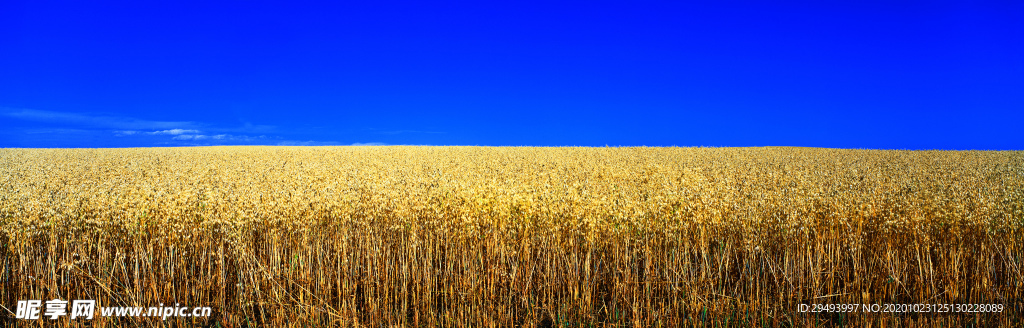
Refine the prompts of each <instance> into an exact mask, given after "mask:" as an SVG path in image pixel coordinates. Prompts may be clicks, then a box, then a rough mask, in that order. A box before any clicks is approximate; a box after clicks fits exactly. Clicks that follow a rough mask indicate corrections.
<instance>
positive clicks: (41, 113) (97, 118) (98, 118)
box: [0, 108, 197, 130]
mask: <svg viewBox="0 0 1024 328" xmlns="http://www.w3.org/2000/svg"><path fill="white" fill-rule="evenodd" d="M0 115H3V116H7V117H11V118H15V119H20V120H26V121H37V122H50V123H63V124H74V125H79V126H82V127H94V128H111V129H119V130H146V129H171V128H182V127H184V128H191V127H196V126H197V124H196V123H194V122H189V121H151V120H143V119H137V118H133V117H123V116H104V115H88V114H79V113H65V112H53V111H45V110H36V109H14V108H0Z"/></svg>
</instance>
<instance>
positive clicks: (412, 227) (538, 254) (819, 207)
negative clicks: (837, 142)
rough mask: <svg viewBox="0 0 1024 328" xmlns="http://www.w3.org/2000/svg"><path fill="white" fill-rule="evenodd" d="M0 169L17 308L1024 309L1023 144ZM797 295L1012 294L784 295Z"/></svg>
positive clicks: (340, 314)
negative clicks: (53, 303) (36, 303)
mask: <svg viewBox="0 0 1024 328" xmlns="http://www.w3.org/2000/svg"><path fill="white" fill-rule="evenodd" d="M0 179H2V180H0V220H2V221H0V229H2V233H0V243H2V246H0V247H2V248H0V252H2V253H3V254H4V256H3V258H2V259H0V262H2V263H0V265H2V268H3V269H2V271H0V284H2V285H3V289H0V305H3V306H5V307H7V309H9V308H10V306H12V305H13V304H14V303H15V302H16V301H17V300H25V299H53V298H59V299H64V300H69V299H96V300H97V301H98V302H99V303H100V304H102V305H103V306H120V305H123V306H155V305H156V304H159V303H167V304H171V303H181V304H189V305H190V306H210V307H212V308H213V309H214V312H215V315H214V317H211V318H209V319H206V318H203V319H198V318H176V319H174V320H177V322H178V323H181V324H196V325H205V324H210V323H214V322H215V323H220V324H222V325H224V326H246V325H261V326H284V325H305V326H308V325H315V326H373V327H379V326H408V327H420V326H465V327H499V326H500V327H511V326H551V325H558V326H562V325H566V326H573V327H576V326H589V325H599V326H601V325H619V326H622V325H626V326H633V327H656V326H665V327H680V326H695V325H739V326H753V325H768V326H774V325H787V326H813V325H834V324H838V323H847V322H853V323H858V322H859V323H870V322H876V321H891V322H896V323H901V322H905V321H912V322H916V323H921V324H929V323H945V324H953V325H960V324H974V325H982V326H986V325H1020V324H1021V321H1020V319H1019V318H1017V317H1019V316H1020V315H1021V314H1022V311H1021V300H1020V298H1021V296H1022V295H1024V275H1022V268H1021V266H1022V263H1021V262H1022V259H1024V249H1022V242H1021V241H1022V239H1024V238H1022V237H1020V236H1021V232H1024V229H1022V227H1024V188H1022V187H1024V185H1022V184H1024V153H1022V152H979V151H968V152H960V151H882V150H834V149H806V148H774V147H769V148H489V147H204V148H162V149H161V148H150V149H74V150H69V149H2V150H0ZM812 303H823V304H829V303H831V304H840V303H857V304H880V303H933V304H936V303H943V304H945V303H986V304H988V303H996V304H1004V306H1005V307H1006V310H1005V311H1004V312H1002V313H994V314H987V313H983V314H977V313H975V314H969V315H968V314H942V315H938V314H922V315H891V314H851V315H826V314H818V315H814V314H807V313H799V312H797V308H798V305H799V304H812ZM0 311H3V312H7V313H5V316H6V318H7V319H4V320H7V322H8V323H20V324H26V321H15V320H14V319H12V317H13V314H11V313H9V312H8V311H6V310H4V309H0ZM147 319H149V320H147ZM93 321H94V322H93V324H95V325H98V326H105V325H112V324H120V323H128V324H131V325H159V324H161V321H160V320H152V319H151V318H135V319H113V318H97V319H95V320H93ZM58 324H60V325H70V323H68V322H67V321H66V319H65V321H64V322H59V323H58Z"/></svg>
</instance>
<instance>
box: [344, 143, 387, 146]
mask: <svg viewBox="0 0 1024 328" xmlns="http://www.w3.org/2000/svg"><path fill="white" fill-rule="evenodd" d="M349 146H387V144H386V143H383V142H357V143H354V144H351V145H349Z"/></svg>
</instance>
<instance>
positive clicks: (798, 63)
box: [0, 0, 1024, 149]
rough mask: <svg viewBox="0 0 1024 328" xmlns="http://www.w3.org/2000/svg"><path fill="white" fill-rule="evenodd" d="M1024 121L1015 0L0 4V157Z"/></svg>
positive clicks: (1022, 26) (833, 136)
mask: <svg viewBox="0 0 1024 328" xmlns="http://www.w3.org/2000/svg"><path fill="white" fill-rule="evenodd" d="M825 3H829V4H825ZM1022 125H1024V2H1022V1H999V2H983V1H959V2H941V1H848V4H834V1H803V2H779V1H765V2H760V3H755V2H732V1H700V2H688V3H667V2H666V3H656V2H638V1H616V2H598V1H586V2H557V3H555V2H546V1H545V2H537V3H527V2H524V1H510V2H507V3H498V2H494V1H474V2H466V3H454V2H446V3H441V2H433V1H422V2H416V3H413V2H388V1H359V2H348V1H329V2H327V1H325V2H322V3H318V2H299V1H281V2H277V3H271V2H260V1H238V2H217V3H214V2H211V1H197V2H193V3H190V2H187V1H167V2H159V3H157V2H154V1H124V2H106V1H69V2H51V1H37V0H31V1H29V0H0V147H149V146H186V145H216V144H227V145H231V144H266V145H278V144H282V145H349V144H415V145H420V144H429V145H491V146H520V145H529V146H572V145H578V146H604V145H611V146H638V145H647V146H673V145H675V146H809V147H835V148H887V149H891V148H896V149H1024V128H1022V127H1021V126H1022Z"/></svg>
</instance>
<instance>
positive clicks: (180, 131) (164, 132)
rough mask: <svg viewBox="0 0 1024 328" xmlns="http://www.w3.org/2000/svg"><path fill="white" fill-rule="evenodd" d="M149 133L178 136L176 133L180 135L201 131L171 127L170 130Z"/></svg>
mask: <svg viewBox="0 0 1024 328" xmlns="http://www.w3.org/2000/svg"><path fill="white" fill-rule="evenodd" d="M148 133H149V134H153V135H175V136H176V135H179V134H186V133H199V130H186V129H170V130H162V131H153V132H148Z"/></svg>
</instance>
